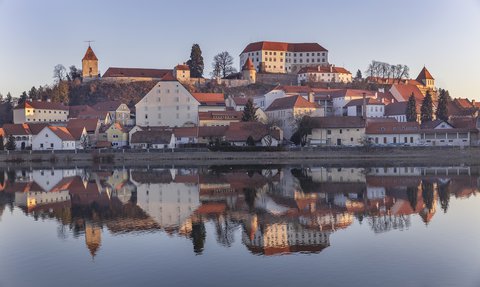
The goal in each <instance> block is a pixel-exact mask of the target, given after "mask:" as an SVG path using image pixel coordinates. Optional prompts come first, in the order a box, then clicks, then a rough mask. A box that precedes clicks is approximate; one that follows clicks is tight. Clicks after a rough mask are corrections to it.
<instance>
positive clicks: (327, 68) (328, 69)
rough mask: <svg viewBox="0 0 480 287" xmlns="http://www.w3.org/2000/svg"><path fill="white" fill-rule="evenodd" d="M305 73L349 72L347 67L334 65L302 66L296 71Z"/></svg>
mask: <svg viewBox="0 0 480 287" xmlns="http://www.w3.org/2000/svg"><path fill="white" fill-rule="evenodd" d="M305 73H336V74H351V73H350V72H349V71H348V70H347V69H345V68H343V67H335V66H321V65H319V66H316V67H303V68H301V69H300V71H298V74H305Z"/></svg>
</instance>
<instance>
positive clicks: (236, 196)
mask: <svg viewBox="0 0 480 287" xmlns="http://www.w3.org/2000/svg"><path fill="white" fill-rule="evenodd" d="M477 192H478V169H477V168H475V167H438V168H435V167H430V168H422V167H388V168H384V167H378V168H377V167H373V168H326V167H308V168H298V167H281V168H278V167H275V168H258V167H249V168H246V167H242V168H233V169H232V168H222V167H212V168H200V169H197V168H156V169H131V170H128V169H117V170H114V171H105V170H91V169H63V170H54V169H49V170H20V171H14V170H9V171H0V218H1V216H2V214H3V212H4V211H5V209H10V210H11V209H13V208H15V207H18V208H21V209H22V210H23V211H24V213H25V215H27V216H32V217H34V218H35V219H53V220H56V221H57V222H58V229H57V232H58V237H59V238H61V239H67V238H68V237H69V236H73V237H74V238H78V237H84V238H85V242H86V247H87V248H88V252H89V253H90V254H91V256H92V257H95V256H96V255H97V254H98V253H99V252H100V251H101V249H102V233H103V232H105V230H108V231H109V232H110V233H111V234H113V235H120V234H125V233H133V232H136V233H142V232H165V233H168V234H169V235H172V236H180V237H185V238H189V239H190V240H191V242H192V249H193V251H194V252H195V253H196V254H202V252H203V250H204V248H205V240H206V238H207V236H212V237H213V238H215V239H216V242H217V243H218V244H219V245H221V246H225V247H230V246H232V245H234V244H236V243H235V236H234V234H235V232H236V231H237V230H241V231H242V236H241V243H242V244H243V245H244V246H245V247H246V248H247V249H248V250H249V251H250V252H251V253H252V254H261V255H267V256H268V255H282V254H288V253H296V252H302V253H318V252H321V251H322V250H323V249H325V248H327V247H329V246H330V244H334V242H331V240H330V238H331V235H332V234H333V233H334V232H336V231H337V230H340V229H344V228H348V227H349V226H350V225H351V224H352V223H353V222H354V220H358V221H359V222H362V223H363V222H365V223H367V224H368V226H369V227H370V228H371V230H372V231H373V232H375V233H382V232H388V231H389V230H392V229H399V230H404V229H408V228H409V226H410V224H411V220H412V215H418V216H420V217H421V219H422V220H423V222H424V223H425V224H426V225H428V224H429V223H430V222H431V221H432V220H434V217H435V214H436V213H437V212H439V211H441V212H447V211H448V207H449V201H450V198H451V197H452V196H455V197H459V198H466V197H469V196H471V195H475V194H476V193H477ZM206 223H212V224H213V226H214V227H215V228H214V234H207V228H206V227H205V224H206ZM171 240H175V239H174V238H172V239H171ZM237 244H238V243H237Z"/></svg>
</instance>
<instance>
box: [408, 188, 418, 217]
mask: <svg viewBox="0 0 480 287" xmlns="http://www.w3.org/2000/svg"><path fill="white" fill-rule="evenodd" d="M417 192H418V188H417V187H416V186H409V187H407V197H408V202H410V206H411V207H412V209H413V211H415V210H416V209H417Z"/></svg>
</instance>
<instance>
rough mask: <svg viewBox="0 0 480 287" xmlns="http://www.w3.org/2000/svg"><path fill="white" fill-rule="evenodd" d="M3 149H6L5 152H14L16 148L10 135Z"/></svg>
mask: <svg viewBox="0 0 480 287" xmlns="http://www.w3.org/2000/svg"><path fill="white" fill-rule="evenodd" d="M5 147H6V148H7V150H15V148H16V147H17V144H16V143H15V138H14V137H13V136H12V135H10V136H9V137H8V141H7V145H6V146H5Z"/></svg>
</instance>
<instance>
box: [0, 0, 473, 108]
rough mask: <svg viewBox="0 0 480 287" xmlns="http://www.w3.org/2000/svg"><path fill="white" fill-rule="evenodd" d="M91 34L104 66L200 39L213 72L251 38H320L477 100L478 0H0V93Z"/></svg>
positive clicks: (48, 78) (174, 50) (43, 75)
mask: <svg viewBox="0 0 480 287" xmlns="http://www.w3.org/2000/svg"><path fill="white" fill-rule="evenodd" d="M84 40H95V43H93V44H92V47H93V49H94V51H95V53H96V54H97V56H98V57H99V59H100V71H101V73H103V72H105V70H106V69H107V68H108V67H110V66H117V67H118V66H119V67H145V68H147V67H148V68H172V67H173V66H174V65H175V64H177V63H180V62H183V61H186V60H187V59H188V57H189V53H190V48H191V45H192V43H199V44H200V46H201V48H202V50H203V56H204V59H205V66H206V68H207V69H208V70H207V71H206V74H208V72H209V70H210V66H211V61H212V57H213V55H215V54H216V53H218V52H220V51H223V50H226V51H229V52H230V53H231V54H233V55H234V56H235V61H236V62H238V54H239V53H240V52H241V51H242V49H243V48H244V47H245V45H246V44H248V43H249V42H253V41H260V40H271V41H286V42H318V43H320V44H321V45H323V46H324V47H325V48H327V49H328V50H329V51H330V57H329V59H330V62H331V63H333V64H336V65H338V66H345V67H346V68H347V69H349V70H350V71H352V73H355V72H356V70H357V69H361V70H362V72H363V71H364V70H365V69H366V67H367V65H368V63H369V62H370V61H371V60H373V59H376V60H380V61H386V62H390V63H392V64H397V63H402V64H407V65H408V66H410V69H411V76H412V77H416V75H417V74H418V72H419V71H420V69H421V67H423V65H426V66H427V68H428V69H429V70H430V72H431V73H432V74H433V76H434V77H435V78H436V79H437V85H438V86H440V87H443V88H446V89H449V90H450V92H451V94H452V96H454V97H469V98H475V99H477V100H480V92H478V90H477V89H476V85H477V83H478V82H479V80H478V75H479V73H478V70H477V69H478V66H479V64H480V53H479V51H480V0H420V1H419V0H405V1H404V0H402V1H394V0H392V1H386V0H362V1H360V0H335V1H331V0H329V1H319V0H295V1H278V0H277V1H273V0H266V1H260V0H256V1H253V0H244V1H220V0H212V1H193V0H192V1H190V0H184V1H147V0H136V1H120V0H102V1H98V0H96V1H95V0H82V1H64V0H41V1H37V0H0V93H2V94H3V95H5V94H6V93H7V92H8V91H11V92H12V94H13V95H14V96H18V95H19V94H20V93H21V92H22V91H23V90H28V89H30V87H31V86H32V85H35V86H38V85H44V84H51V83H52V81H53V79H52V71H53V67H54V66H55V65H56V64H63V65H64V66H66V67H68V66H70V65H76V66H77V67H81V58H82V57H83V54H84V53H85V49H86V47H87V44H86V43H84V42H83V41H84ZM236 64H237V63H236ZM237 65H238V64H237Z"/></svg>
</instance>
